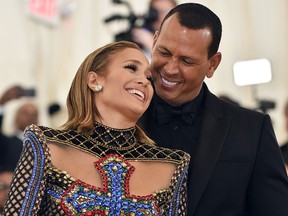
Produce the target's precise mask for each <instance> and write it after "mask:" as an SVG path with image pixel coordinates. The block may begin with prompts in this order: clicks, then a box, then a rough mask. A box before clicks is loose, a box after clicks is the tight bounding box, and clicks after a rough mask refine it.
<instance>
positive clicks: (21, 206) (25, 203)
mask: <svg viewBox="0 0 288 216" xmlns="http://www.w3.org/2000/svg"><path fill="white" fill-rule="evenodd" d="M49 155H50V154H49V152H48V148H47V146H46V143H44V136H43V135H42V133H41V131H40V130H39V128H38V127H37V126H35V125H32V126H29V127H28V128H27V129H26V131H25V138H24V140H23V151H22V153H21V156H20V159H19V162H18V164H17V167H16V169H15V171H14V175H13V178H12V183H11V186H10V190H9V194H8V199H7V201H6V204H5V207H4V211H3V215H29V216H30V215H36V214H37V211H38V210H39V207H40V203H41V198H42V196H43V194H44V190H45V173H46V170H47V167H48V164H50V156H49Z"/></svg>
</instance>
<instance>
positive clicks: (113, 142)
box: [91, 122, 137, 150]
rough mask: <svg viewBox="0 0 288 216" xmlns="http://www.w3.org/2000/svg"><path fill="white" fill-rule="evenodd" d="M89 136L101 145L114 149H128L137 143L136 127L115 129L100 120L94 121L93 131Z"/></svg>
mask: <svg viewBox="0 0 288 216" xmlns="http://www.w3.org/2000/svg"><path fill="white" fill-rule="evenodd" d="M91 137H92V138H93V139H94V140H96V141H97V142H99V143H101V144H102V145H105V146H106V147H108V148H110V149H115V150H125V149H130V148H131V147H133V146H134V145H135V144H136V143H137V139H136V127H131V128H127V129H116V128H111V127H108V126H106V125H103V124H101V123H100V122H94V133H93V134H92V136H91Z"/></svg>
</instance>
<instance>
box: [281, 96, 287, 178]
mask: <svg viewBox="0 0 288 216" xmlns="http://www.w3.org/2000/svg"><path fill="white" fill-rule="evenodd" d="M284 119H285V128H286V132H287V134H288V100H287V101H286V103H285V106H284ZM280 150H281V153H282V156H283V158H284V162H285V167H286V172H287V174H288V140H286V141H285V142H284V143H283V144H282V145H281V148H280Z"/></svg>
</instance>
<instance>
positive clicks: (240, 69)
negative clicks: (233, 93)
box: [233, 59, 272, 86]
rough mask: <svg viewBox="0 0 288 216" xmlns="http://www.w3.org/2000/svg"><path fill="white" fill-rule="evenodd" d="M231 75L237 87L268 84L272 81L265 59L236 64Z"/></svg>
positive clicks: (269, 67)
mask: <svg viewBox="0 0 288 216" xmlns="http://www.w3.org/2000/svg"><path fill="white" fill-rule="evenodd" d="M233 74H234V82H235V84H236V85H238V86H246V85H255V84H261V83H268V82H270V81H271V80H272V72H271V65H270V62H269V60H267V59H256V60H249V61H239V62H236V63H235V64H234V65H233Z"/></svg>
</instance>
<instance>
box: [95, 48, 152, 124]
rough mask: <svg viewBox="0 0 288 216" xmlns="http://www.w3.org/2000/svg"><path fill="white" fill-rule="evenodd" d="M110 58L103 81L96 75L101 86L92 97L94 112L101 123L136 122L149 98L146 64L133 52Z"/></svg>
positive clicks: (150, 93) (121, 53) (141, 56)
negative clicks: (105, 120)
mask: <svg viewBox="0 0 288 216" xmlns="http://www.w3.org/2000/svg"><path fill="white" fill-rule="evenodd" d="M110 58H111V59H112V61H111V63H110V64H109V65H108V68H107V71H106V72H105V73H104V75H103V77H101V76H100V75H99V74H98V75H97V83H98V84H101V85H102V86H103V89H102V90H101V91H99V92H96V94H95V95H96V96H95V100H96V106H97V109H98V110H99V112H100V114H101V116H102V117H103V119H108V118H113V119H112V121H115V120H116V119H117V118H120V119H121V118H123V117H124V118H126V119H128V120H131V121H135V122H136V121H137V120H138V119H139V118H140V117H141V115H142V114H143V113H144V112H145V110H146V109H147V108H148V106H149V104H150V101H151V98H152V95H153V88H152V85H151V83H150V81H149V79H150V77H151V72H150V69H149V62H148V60H147V58H146V57H145V56H144V54H143V53H142V52H141V51H139V50H137V49H133V48H126V49H123V50H121V51H119V52H118V53H115V54H113V55H112V56H111V57H110ZM108 122H109V121H108Z"/></svg>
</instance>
